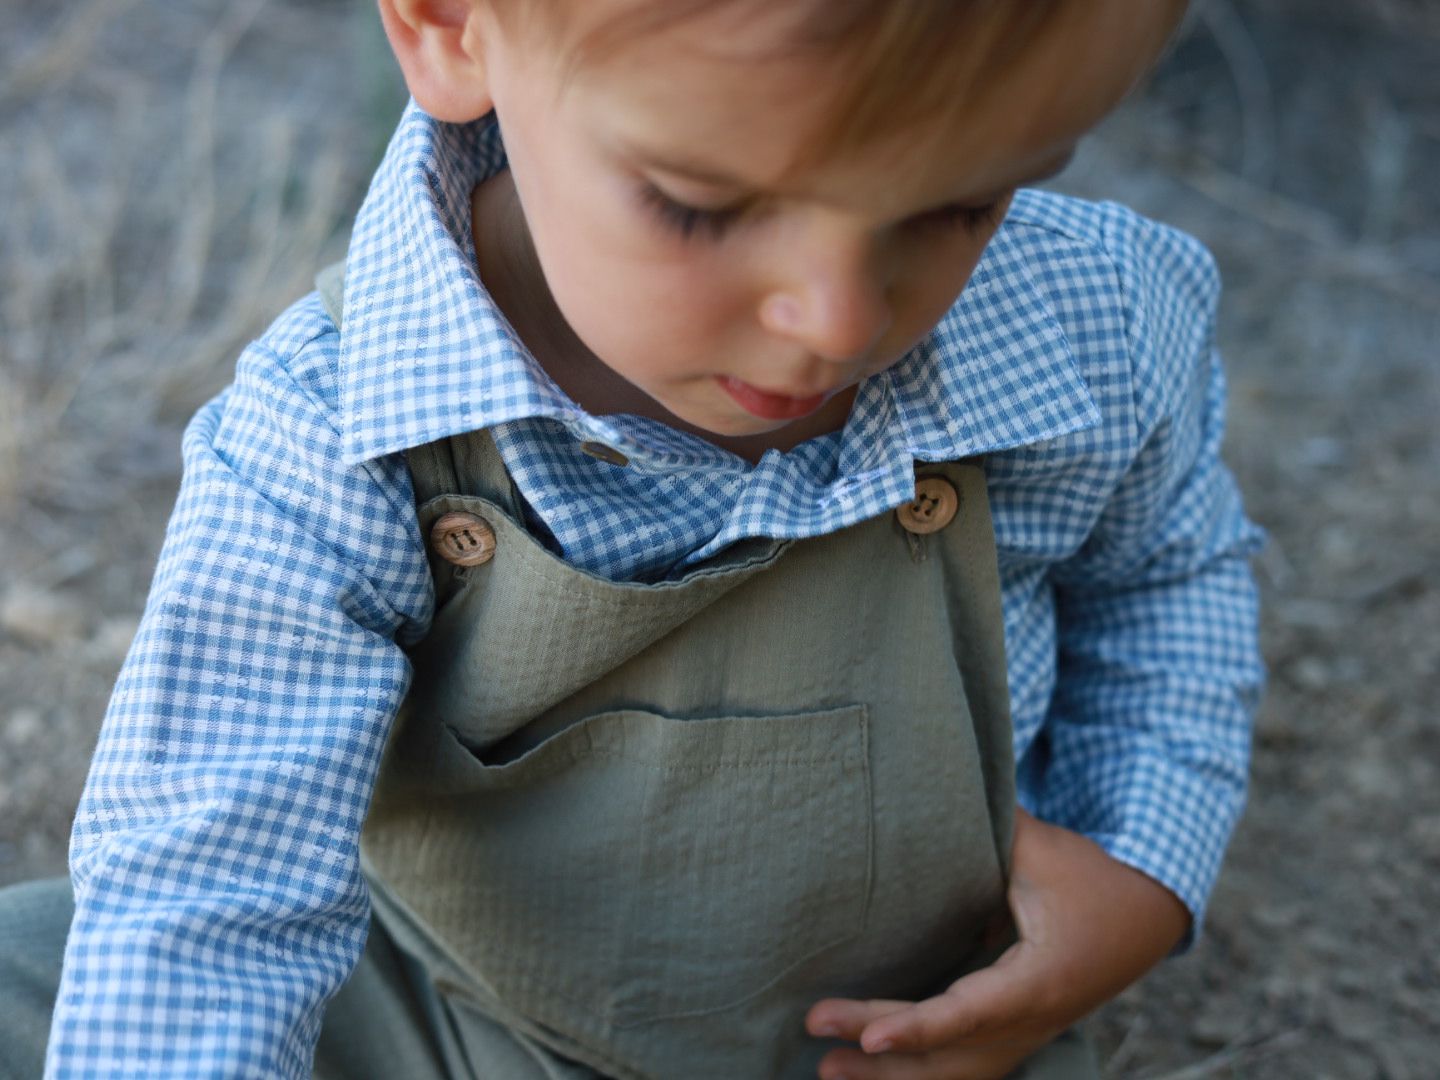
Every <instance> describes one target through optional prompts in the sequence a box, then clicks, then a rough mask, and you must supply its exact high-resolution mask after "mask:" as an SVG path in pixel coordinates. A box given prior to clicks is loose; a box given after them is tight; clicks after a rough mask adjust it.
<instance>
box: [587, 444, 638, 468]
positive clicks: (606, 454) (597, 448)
mask: <svg viewBox="0 0 1440 1080" xmlns="http://www.w3.org/2000/svg"><path fill="white" fill-rule="evenodd" d="M580 449H581V450H582V451H583V452H584V453H587V454H589V455H590V456H591V457H593V458H596V459H598V460H600V461H608V462H609V463H610V464H611V465H620V466H625V465H629V464H630V459H629V458H628V457H626V456H625V455H624V454H622V453H621V452H620V451H619V450H616V449H615V448H614V447H613V446H606V445H605V444H604V443H603V442H582V443H581V444H580Z"/></svg>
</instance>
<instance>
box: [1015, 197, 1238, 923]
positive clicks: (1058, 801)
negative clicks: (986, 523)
mask: <svg viewBox="0 0 1440 1080" xmlns="http://www.w3.org/2000/svg"><path fill="white" fill-rule="evenodd" d="M1125 220H1126V221H1127V222H1128V223H1129V224H1130V225H1131V227H1132V228H1133V229H1134V230H1137V231H1138V233H1139V235H1138V236H1134V237H1131V238H1130V240H1129V250H1128V252H1127V255H1126V257H1125V258H1124V259H1123V260H1121V266H1122V267H1123V273H1122V279H1123V280H1122V283H1121V284H1122V287H1123V288H1124V289H1125V290H1126V292H1127V307H1128V319H1127V321H1128V323H1129V325H1128V327H1127V335H1128V337H1129V346H1130V353H1131V356H1132V364H1133V371H1132V376H1131V379H1132V385H1133V388H1134V401H1133V434H1132V437H1133V439H1134V445H1135V446H1136V447H1137V452H1136V454H1135V456H1134V458H1133V461H1132V462H1131V463H1130V465H1129V467H1128V469H1126V470H1124V471H1123V473H1122V474H1121V475H1120V476H1119V478H1118V480H1117V482H1116V484H1115V486H1114V488H1113V490H1112V491H1111V492H1110V495H1109V498H1108V500H1107V501H1106V502H1105V504H1104V506H1103V509H1102V510H1101V511H1100V514H1099V517H1098V519H1097V520H1096V522H1095V525H1094V528H1093V530H1092V531H1091V533H1090V535H1089V537H1088V538H1087V540H1086V542H1085V543H1084V545H1083V546H1082V547H1081V549H1080V550H1079V551H1078V552H1077V553H1076V554H1075V555H1074V556H1073V557H1071V558H1069V559H1066V560H1064V561H1062V562H1060V563H1057V564H1056V565H1054V566H1053V567H1052V569H1051V572H1050V575H1049V580H1050V584H1051V586H1052V588H1053V590H1054V602H1055V613H1056V627H1057V649H1058V656H1057V670H1056V683H1055V690H1054V694H1053V696H1052V698H1051V702H1050V706H1049V710H1048V714H1047V716H1046V719H1045V727H1044V735H1045V755H1044V756H1045V761H1044V766H1043V779H1042V780H1041V782H1040V783H1039V784H1037V785H1035V786H1034V788H1033V789H1032V790H1033V791H1034V803H1035V805H1034V809H1035V811H1036V812H1037V813H1038V814H1039V816H1041V817H1044V818H1046V819H1048V820H1051V821H1054V822H1056V823H1058V824H1061V825H1064V826H1066V827H1068V828H1071V829H1074V830H1076V831H1078V832H1081V833H1083V834H1085V835H1086V836H1089V837H1090V838H1091V839H1093V840H1095V841H1096V842H1097V843H1099V844H1100V845H1101V846H1102V847H1103V848H1104V849H1105V850H1106V851H1107V852H1109V853H1110V854H1111V855H1112V856H1114V857H1115V858H1117V859H1119V860H1121V861H1122V862H1125V863H1127V864H1129V865H1131V866H1133V867H1135V868H1137V869H1139V870H1141V871H1143V872H1144V873H1146V874H1148V875H1149V876H1151V877H1152V878H1154V879H1155V880H1157V881H1159V882H1160V883H1161V884H1162V885H1164V886H1166V887H1167V888H1169V889H1170V890H1171V891H1172V892H1174V893H1175V894H1176V896H1177V897H1179V899H1180V900H1181V901H1182V902H1183V903H1184V904H1185V905H1186V906H1187V907H1188V908H1189V910H1190V912H1191V914H1192V915H1193V916H1194V927H1195V929H1193V930H1192V931H1191V936H1190V937H1189V938H1188V939H1187V941H1186V942H1185V943H1183V944H1182V947H1188V945H1189V944H1190V942H1191V941H1193V939H1194V934H1195V933H1196V932H1198V928H1199V927H1200V925H1201V922H1202V919H1203V915H1204V909H1205V904H1206V900H1207V898H1208V896H1209V893H1210V890H1211V888H1212V886H1213V884H1214V881H1215V878H1216V876H1217V874H1218V872H1219V867H1220V862H1221V858H1222V856H1223V854H1224V850H1225V847H1226V845H1227V843H1228V840H1229V837H1230V834H1231V832H1232V831H1233V829H1234V826H1235V823H1236V821H1237V819H1238V818H1239V815H1240V812H1241V809H1242V807H1243V805H1244V800H1245V791H1246V774H1247V769H1248V763H1249V751H1250V734H1251V726H1252V718H1253V714H1254V711H1255V708H1256V705H1257V703H1258V700H1259V696H1260V690H1261V686H1262V683H1263V668H1262V665H1261V662H1260V659H1259V655H1260V654H1259V645H1258V626H1257V622H1258V612H1257V607H1258V605H1257V599H1256V591H1255V586H1254V582H1253V580H1252V577H1251V574H1250V570H1249V563H1248V560H1249V556H1250V555H1252V554H1253V553H1255V552H1256V551H1257V550H1258V548H1259V547H1260V545H1261V543H1262V539H1263V537H1262V534H1261V532H1260V530H1259V529H1257V528H1256V527H1255V526H1254V525H1252V524H1251V523H1250V522H1249V521H1247V520H1246V517H1245V514H1244V512H1243V510H1242V507H1241V502H1240V497H1239V493H1238V491H1237V489H1236V486H1235V483H1234V481H1233V479H1232V477H1231V475H1230V473H1229V472H1228V471H1227V470H1226V468H1225V466H1224V465H1223V463H1222V461H1221V457H1220V444H1221V437H1222V434H1223V427H1224V424H1223V417H1224V402H1225V382H1224V376H1223V373H1222V369H1221V365H1220V360H1219V356H1218V354H1217V352H1216V350H1215V347H1214V319H1215V307H1216V301H1217V300H1218V295H1219V284H1218V279H1217V277H1216V274H1215V270H1214V266H1213V263H1212V261H1211V260H1210V257H1209V255H1208V253H1206V252H1205V251H1204V249H1203V248H1202V247H1200V245H1199V244H1197V243H1196V242H1195V241H1193V240H1191V239H1190V238H1189V237H1185V236H1183V235H1182V234H1179V233H1176V232H1174V231H1172V230H1168V229H1165V228H1164V227H1162V226H1157V225H1155V224H1153V223H1150V222H1145V221H1143V219H1138V218H1134V217H1130V218H1126V219H1125Z"/></svg>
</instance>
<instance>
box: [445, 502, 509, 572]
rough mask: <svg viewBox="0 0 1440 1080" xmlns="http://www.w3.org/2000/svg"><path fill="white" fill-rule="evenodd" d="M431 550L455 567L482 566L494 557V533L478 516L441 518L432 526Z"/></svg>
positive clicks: (447, 515)
mask: <svg viewBox="0 0 1440 1080" xmlns="http://www.w3.org/2000/svg"><path fill="white" fill-rule="evenodd" d="M430 547H431V548H432V549H433V550H434V551H435V553H436V554H437V555H439V556H440V557H441V558H442V559H444V560H445V561H446V562H451V563H454V564H455V565H456V566H479V565H480V564H481V563H487V562H489V561H490V560H491V559H492V558H494V557H495V530H494V529H492V528H490V523H489V522H488V521H486V520H485V519H484V518H482V517H480V516H479V515H478V514H466V513H461V512H459V511H455V512H452V513H449V514H442V515H441V516H440V518H439V519H438V520H437V521H436V522H435V524H434V525H432V526H430Z"/></svg>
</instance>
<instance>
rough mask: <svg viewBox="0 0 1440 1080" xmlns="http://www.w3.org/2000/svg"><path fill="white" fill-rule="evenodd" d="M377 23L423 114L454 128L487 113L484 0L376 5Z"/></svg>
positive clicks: (385, 0)
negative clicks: (382, 27)
mask: <svg viewBox="0 0 1440 1080" xmlns="http://www.w3.org/2000/svg"><path fill="white" fill-rule="evenodd" d="M380 21H381V22H383V23H384V24H385V36H386V37H388V38H389V39H390V48H391V49H393V50H394V52H395V59H397V60H398V61H399V62H400V70H401V71H402V72H404V74H405V85H406V86H407V87H408V88H409V90H410V94H411V96H412V97H414V98H415V100H416V101H417V102H418V103H419V105H420V107H421V108H422V109H424V110H425V111H426V112H427V113H429V114H430V115H431V116H433V117H435V119H437V120H447V121H451V122H454V123H466V122H468V121H471V120H478V119H479V118H480V117H482V116H484V115H485V114H486V113H488V112H489V111H490V109H491V107H492V104H493V103H492V101H491V98H490V84H489V80H488V79H487V78H486V70H485V63H484V46H485V32H486V31H487V30H488V29H489V27H488V26H487V25H486V24H485V20H484V3H483V0H380Z"/></svg>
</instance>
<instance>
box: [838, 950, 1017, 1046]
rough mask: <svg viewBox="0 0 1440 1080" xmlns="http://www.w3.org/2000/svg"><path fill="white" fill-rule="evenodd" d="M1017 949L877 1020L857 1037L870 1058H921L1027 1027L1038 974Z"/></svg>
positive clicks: (870, 1023)
mask: <svg viewBox="0 0 1440 1080" xmlns="http://www.w3.org/2000/svg"><path fill="white" fill-rule="evenodd" d="M1030 956H1031V952H1030V950H1027V949H1026V948H1025V946H1024V944H1023V943H1022V944H1019V945H1015V946H1013V947H1012V948H1010V949H1009V950H1008V951H1006V953H1005V954H1004V955H1003V956H1002V957H1001V958H1000V959H999V960H997V961H996V962H995V963H994V964H992V965H991V966H989V967H984V968H981V969H980V970H978V971H975V972H972V973H971V974H969V975H966V976H965V977H964V978H962V979H960V980H958V981H956V982H955V983H953V984H951V986H950V988H949V989H948V990H946V991H945V992H944V993H943V994H940V995H938V996H936V997H932V998H926V999H925V1000H924V1001H920V1002H917V1003H916V1004H915V1005H913V1006H911V1007H909V1008H907V1009H903V1010H895V1011H893V1012H889V1013H886V1014H883V1015H880V1016H877V1017H875V1018H874V1019H873V1020H871V1021H870V1022H869V1023H867V1024H866V1025H865V1026H864V1028H863V1029H862V1031H861V1032H860V1036H859V1041H860V1045H861V1047H862V1048H863V1049H864V1050H865V1051H866V1052H867V1053H871V1054H881V1053H885V1052H887V1051H897V1052H903V1053H919V1052H923V1051H926V1050H933V1049H935V1048H937V1047H939V1046H943V1045H945V1044H948V1043H954V1042H956V1041H957V1040H966V1039H974V1038H976V1037H978V1036H984V1035H986V1034H990V1033H995V1032H998V1031H1002V1030H1003V1029H1006V1028H1029V1027H1031V1026H1033V1025H1032V1023H1031V1021H1032V1020H1033V1019H1034V1018H1035V1017H1036V1015H1037V1013H1039V1012H1040V1008H1041V1006H1042V1005H1043V1001H1044V995H1043V993H1042V991H1043V989H1044V983H1043V978H1042V974H1043V972H1042V970H1041V969H1040V966H1039V965H1038V964H1035V963H1032V962H1030V960H1029V957H1030Z"/></svg>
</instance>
